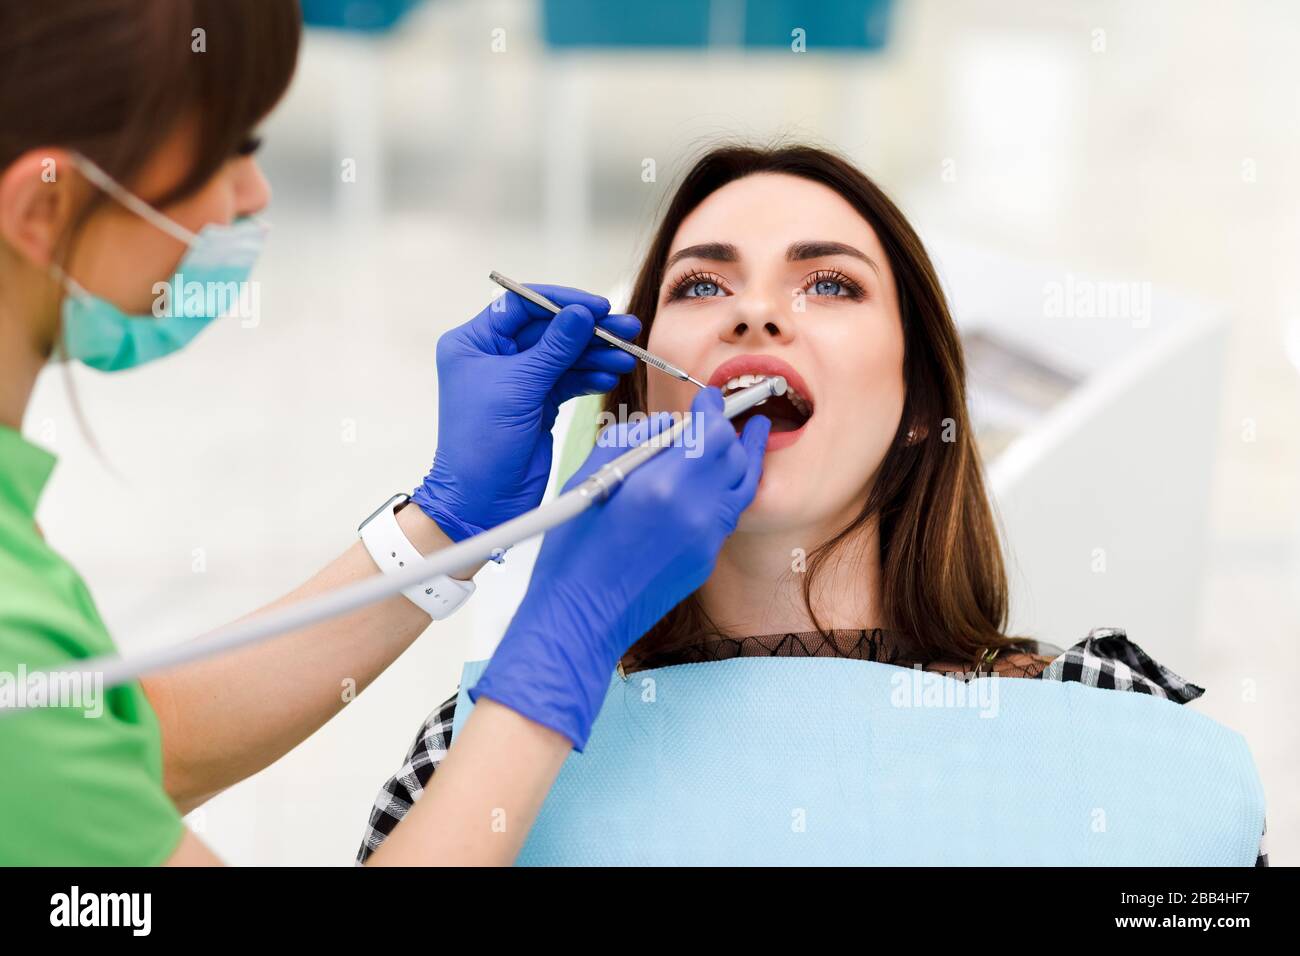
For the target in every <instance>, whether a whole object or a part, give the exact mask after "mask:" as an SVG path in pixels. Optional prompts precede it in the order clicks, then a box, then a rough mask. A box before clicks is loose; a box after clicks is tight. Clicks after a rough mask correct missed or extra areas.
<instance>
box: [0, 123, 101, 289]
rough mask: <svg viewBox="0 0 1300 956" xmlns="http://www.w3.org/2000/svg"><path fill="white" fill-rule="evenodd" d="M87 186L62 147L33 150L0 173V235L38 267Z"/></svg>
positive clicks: (55, 246)
mask: <svg viewBox="0 0 1300 956" xmlns="http://www.w3.org/2000/svg"><path fill="white" fill-rule="evenodd" d="M88 189H89V187H88V186H87V185H86V184H85V183H84V181H83V180H82V179H81V177H80V176H79V175H77V173H76V169H75V167H74V166H73V164H72V160H71V158H70V157H69V155H68V151H67V150H65V149H54V148H51V149H34V150H30V151H28V152H26V153H23V154H22V155H21V156H19V157H18V158H17V159H15V160H14V161H13V162H12V163H10V164H9V165H8V167H6V168H5V169H4V170H3V171H2V172H0V239H2V240H3V241H4V243H5V244H6V245H7V246H9V247H10V248H11V249H13V250H14V252H16V253H17V254H18V255H19V256H20V257H22V258H23V259H25V260H27V261H28V262H29V263H31V264H32V265H33V266H36V267H37V268H39V269H41V270H42V271H44V270H45V269H47V268H48V267H49V265H50V263H51V261H52V260H53V258H54V254H55V252H56V250H57V249H58V244H59V241H60V239H61V238H62V237H63V236H64V233H65V232H66V230H67V229H68V227H69V225H70V224H71V223H72V221H73V217H74V215H75V214H76V210H77V208H78V205H79V203H80V202H81V201H82V197H83V196H85V195H87V191H88Z"/></svg>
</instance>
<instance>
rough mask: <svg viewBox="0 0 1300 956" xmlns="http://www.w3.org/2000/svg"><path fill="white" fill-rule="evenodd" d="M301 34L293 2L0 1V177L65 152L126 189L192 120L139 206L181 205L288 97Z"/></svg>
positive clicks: (161, 0)
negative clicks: (180, 172)
mask: <svg viewBox="0 0 1300 956" xmlns="http://www.w3.org/2000/svg"><path fill="white" fill-rule="evenodd" d="M301 33H302V13H301V10H300V9H299V6H298V0H57V2H50V0H4V2H3V3H0V169H5V168H7V167H8V166H9V165H10V164H11V163H13V162H14V161H15V160H16V159H18V158H19V157H20V156H22V155H23V154H24V153H27V152H29V151H31V150H34V149H52V148H65V149H75V150H78V151H79V152H81V153H84V154H85V155H86V156H89V157H90V158H91V159H92V160H94V161H95V162H96V163H97V164H98V165H99V166H100V167H102V168H103V169H104V170H105V171H106V172H108V173H109V175H111V176H113V177H114V178H115V179H117V180H118V181H119V182H125V183H127V184H128V185H129V184H130V182H131V180H132V179H133V178H134V177H135V176H136V175H137V174H138V173H140V172H141V171H142V170H143V168H144V167H145V164H146V163H147V162H148V161H149V159H150V158H151V157H152V155H153V154H154V151H155V150H156V149H157V148H158V146H159V144H160V143H161V142H162V140H163V138H164V137H165V136H167V134H169V133H170V132H172V130H173V129H174V128H175V126H176V124H177V123H178V122H180V121H181V120H183V119H186V118H191V117H192V118H193V119H194V120H195V121H196V127H195V132H196V139H195V141H194V162H193V165H192V167H191V168H190V170H189V171H188V175H186V176H185V177H184V178H183V179H182V180H181V182H179V183H178V184H177V185H176V186H175V188H174V189H172V190H171V191H170V192H169V193H168V194H167V195H164V196H144V197H142V198H144V199H145V200H147V201H149V202H151V203H152V204H154V205H155V206H165V205H167V204H169V203H172V202H175V201H177V200H179V199H183V198H185V197H186V196H188V195H190V194H192V193H194V192H196V191H197V190H198V189H199V188H200V187H201V186H203V184H204V183H206V182H207V181H208V180H209V179H210V178H211V177H212V175H213V174H214V173H216V172H217V170H218V169H220V168H221V165H222V164H223V163H225V162H226V160H228V159H230V158H231V157H232V156H234V155H235V153H236V151H237V149H238V148H239V146H240V144H241V143H242V142H243V141H244V139H245V138H246V137H247V136H248V135H249V133H250V132H251V131H252V130H253V128H254V127H255V126H256V125H257V123H258V122H260V121H261V119H262V118H263V117H264V116H266V114H267V113H269V112H270V110H271V107H273V106H274V105H275V104H276V102H277V101H278V100H279V99H280V97H281V95H282V94H283V93H284V91H285V89H287V88H288V85H289V80H290V79H291V77H292V76H293V72H294V69H295V68H296V65H297V61H298V43H299V38H300V36H301ZM60 172H61V171H60ZM102 201H103V197H102V196H100V195H98V194H97V195H96V196H95V197H94V198H93V199H92V200H91V202H92V203H98V202H102Z"/></svg>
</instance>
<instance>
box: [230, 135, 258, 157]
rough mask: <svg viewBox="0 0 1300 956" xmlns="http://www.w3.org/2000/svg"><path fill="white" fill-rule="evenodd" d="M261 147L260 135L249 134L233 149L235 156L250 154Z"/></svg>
mask: <svg viewBox="0 0 1300 956" xmlns="http://www.w3.org/2000/svg"><path fill="white" fill-rule="evenodd" d="M261 147H262V137H260V136H249V137H248V138H246V139H245V140H244V141H243V142H242V143H240V144H239V146H238V147H237V148H236V149H235V155H237V156H252V155H253V154H254V153H256V152H257V151H258V150H259V149H261Z"/></svg>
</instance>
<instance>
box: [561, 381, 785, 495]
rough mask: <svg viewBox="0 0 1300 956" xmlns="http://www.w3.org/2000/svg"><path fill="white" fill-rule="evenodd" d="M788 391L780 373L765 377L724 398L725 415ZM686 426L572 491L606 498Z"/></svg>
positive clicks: (611, 464)
mask: <svg viewBox="0 0 1300 956" xmlns="http://www.w3.org/2000/svg"><path fill="white" fill-rule="evenodd" d="M785 390H786V382H785V379H784V378H782V377H781V376H779V375H777V376H774V377H773V378H768V379H764V380H763V381H761V382H759V383H758V384H756V385H751V386H749V388H744V389H741V390H740V391H738V392H733V393H732V394H731V395H729V396H727V398H726V399H724V400H723V409H722V414H724V415H726V416H727V417H728V418H735V417H736V416H737V415H740V414H742V413H744V412H747V411H749V410H750V409H751V408H753V407H754V406H755V405H761V404H763V402H765V401H767V400H768V399H769V398H775V397H777V396H779V395H784V394H785ZM685 427H686V419H685V418H682V420H681V421H679V422H677V423H676V424H675V425H673V427H672V428H669V429H667V430H665V431H662V432H660V433H659V434H658V435H654V436H652V437H651V438H649V439H647V440H646V441H645V442H644V443H642V444H640V445H637V446H636V447H635V448H632V449H630V450H629V451H626V452H624V453H623V454H621V455H619V456H618V457H617V458H615V459H614V460H613V461H611V462H609V463H608V464H606V465H603V466H602V467H601V468H599V469H598V470H597V471H596V472H595V473H594V474H593V475H591V476H590V477H588V478H587V479H586V480H585V481H583V482H582V483H581V484H579V485H578V486H577V487H576V488H574V489H573V490H572V491H571V492H569V494H578V495H582V496H584V497H589V498H591V499H593V500H594V501H604V500H605V499H606V498H608V497H609V496H610V495H611V494H613V492H614V490H615V489H616V488H618V486H619V485H621V484H622V483H623V482H624V481H625V480H626V479H627V476H628V475H629V474H631V473H632V472H633V471H634V470H635V469H637V468H639V467H640V466H641V465H644V464H645V463H646V462H647V461H649V460H650V459H651V458H653V457H654V456H655V455H657V454H658V453H659V452H661V451H663V450H664V449H665V448H667V447H669V446H671V445H673V444H674V443H675V442H676V441H677V438H678V436H679V435H680V434H681V433H682V430H683V429H685Z"/></svg>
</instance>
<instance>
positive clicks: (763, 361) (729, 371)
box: [709, 355, 816, 451]
mask: <svg viewBox="0 0 1300 956" xmlns="http://www.w3.org/2000/svg"><path fill="white" fill-rule="evenodd" d="M777 375H779V376H781V377H782V378H784V379H785V381H786V385H787V386H788V391H787V393H786V395H785V396H783V397H780V398H770V399H768V400H767V401H766V402H764V403H763V404H762V405H759V406H756V407H755V408H753V409H751V410H750V411H749V412H746V413H745V414H744V415H741V416H739V417H738V418H736V419H735V425H736V430H737V431H739V430H740V429H741V428H743V427H744V424H745V422H746V421H747V420H748V419H750V418H751V417H753V416H754V415H766V416H767V417H768V418H769V419H771V421H772V433H771V436H770V437H769V438H768V441H767V450H768V451H776V450H778V449H781V448H786V447H788V446H790V445H793V444H794V443H795V442H796V441H798V440H799V438H800V437H802V435H803V432H804V430H805V429H806V428H807V425H808V422H809V421H810V420H811V419H812V416H813V414H814V411H815V408H816V402H815V401H814V397H813V394H812V391H811V389H809V388H808V384H807V382H805V381H804V379H803V376H802V375H800V374H799V373H798V372H797V371H795V369H794V367H793V366H791V365H790V363H789V362H786V361H784V360H782V359H779V358H777V357H776V356H773V355H738V356H736V357H735V358H731V359H728V360H727V361H725V362H723V363H722V364H721V365H719V366H718V367H717V368H716V369H714V371H713V374H712V375H710V376H709V384H710V385H712V386H714V387H716V388H720V389H722V391H723V394H726V393H728V392H729V391H735V390H736V389H738V388H744V387H746V386H748V385H752V384H754V382H755V381H756V378H754V377H756V376H761V377H767V378H772V377H775V376H777ZM729 385H730V387H728V386H729Z"/></svg>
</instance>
